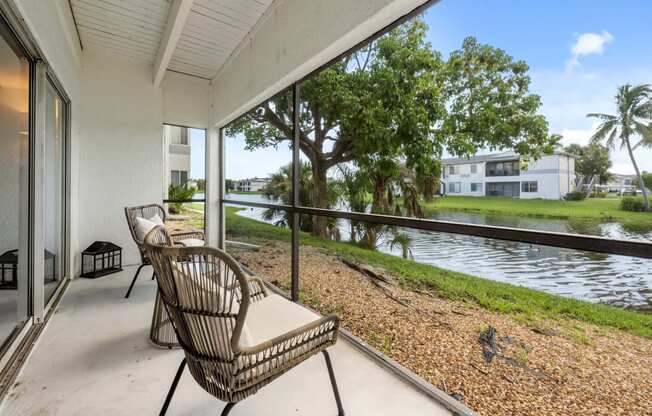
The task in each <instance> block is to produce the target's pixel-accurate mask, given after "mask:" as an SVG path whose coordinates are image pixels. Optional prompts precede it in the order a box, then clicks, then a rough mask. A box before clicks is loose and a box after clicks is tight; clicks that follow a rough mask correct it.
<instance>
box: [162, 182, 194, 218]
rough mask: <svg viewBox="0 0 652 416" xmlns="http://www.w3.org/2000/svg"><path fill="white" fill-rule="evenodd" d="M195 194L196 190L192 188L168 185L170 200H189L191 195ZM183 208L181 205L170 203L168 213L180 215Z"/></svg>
mask: <svg viewBox="0 0 652 416" xmlns="http://www.w3.org/2000/svg"><path fill="white" fill-rule="evenodd" d="M196 193H197V188H193V187H191V186H183V185H182V186H175V185H172V184H170V188H169V189H168V199H172V200H175V199H177V200H183V199H191V198H192V197H193V195H195V194H196ZM182 208H183V204H181V203H176V204H175V203H171V204H170V205H169V206H168V211H170V214H180V213H181V210H182Z"/></svg>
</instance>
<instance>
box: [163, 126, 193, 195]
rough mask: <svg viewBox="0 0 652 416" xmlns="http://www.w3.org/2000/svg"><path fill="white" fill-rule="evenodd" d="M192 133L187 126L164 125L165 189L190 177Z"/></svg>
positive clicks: (177, 184) (181, 183)
mask: <svg viewBox="0 0 652 416" xmlns="http://www.w3.org/2000/svg"><path fill="white" fill-rule="evenodd" d="M189 136H190V134H189V131H188V128H187V127H179V126H172V125H169V124H165V125H164V126H163V141H164V145H163V146H164V149H165V150H166V151H165V152H164V161H163V165H164V167H163V170H164V177H165V185H164V187H165V189H164V191H165V192H166V195H167V189H168V187H169V186H170V185H175V186H181V185H184V184H185V183H186V182H187V181H188V179H190V137H189Z"/></svg>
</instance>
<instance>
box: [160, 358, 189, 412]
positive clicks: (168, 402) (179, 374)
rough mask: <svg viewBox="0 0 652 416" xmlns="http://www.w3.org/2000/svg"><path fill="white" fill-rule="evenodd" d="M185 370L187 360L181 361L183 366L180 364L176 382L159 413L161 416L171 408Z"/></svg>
mask: <svg viewBox="0 0 652 416" xmlns="http://www.w3.org/2000/svg"><path fill="white" fill-rule="evenodd" d="M184 368H186V359H185V358H184V359H183V360H181V364H179V369H178V370H177V374H176V375H175V376H174V380H172V385H171V386H170V391H168V395H167V397H166V398H165V403H163V407H162V408H161V413H159V416H164V415H165V413H166V412H167V411H168V406H170V401H171V400H172V396H174V391H175V390H176V389H177V384H179V379H180V378H181V374H183V369H184Z"/></svg>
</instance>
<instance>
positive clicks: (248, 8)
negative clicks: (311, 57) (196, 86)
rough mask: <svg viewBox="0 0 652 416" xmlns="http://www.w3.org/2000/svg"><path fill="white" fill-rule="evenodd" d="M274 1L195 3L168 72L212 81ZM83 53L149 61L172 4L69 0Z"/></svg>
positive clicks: (200, 0)
mask: <svg viewBox="0 0 652 416" xmlns="http://www.w3.org/2000/svg"><path fill="white" fill-rule="evenodd" d="M272 1H273V0H194V1H193V2H192V7H191V9H190V13H189V14H188V15H187V19H186V20H185V23H184V25H183V28H182V31H181V36H180V37H179V38H178V42H177V43H176V46H175V48H174V50H173V53H172V57H171V59H170V60H169V64H168V65H167V69H170V70H173V71H178V72H183V73H186V74H190V75H194V76H199V77H202V78H208V79H211V78H213V77H214V76H215V75H216V74H217V73H218V71H219V70H220V68H221V67H222V65H224V63H225V62H226V60H227V59H228V58H229V56H230V55H231V54H232V53H233V51H234V50H235V49H236V48H237V47H238V45H239V44H240V43H241V42H242V41H243V39H244V38H245V36H246V35H247V33H249V32H250V31H251V30H252V29H253V28H254V26H255V25H256V23H257V22H258V21H259V20H260V19H261V17H262V16H263V14H264V13H265V11H266V10H267V9H268V8H269V6H270V4H271V3H272ZM70 4H71V6H72V10H73V14H74V17H75V21H76V23H77V28H78V30H79V34H80V37H81V42H82V44H83V46H84V48H85V49H92V48H97V47H101V48H105V49H109V50H111V51H112V52H114V53H116V54H120V55H125V56H128V57H129V58H131V59H136V60H139V61H144V62H149V63H154V62H155V60H156V57H157V54H158V53H159V49H160V48H161V41H162V38H163V37H164V32H165V31H166V25H168V24H170V23H169V22H168V15H169V13H170V12H171V10H172V7H171V0H71V1H70Z"/></svg>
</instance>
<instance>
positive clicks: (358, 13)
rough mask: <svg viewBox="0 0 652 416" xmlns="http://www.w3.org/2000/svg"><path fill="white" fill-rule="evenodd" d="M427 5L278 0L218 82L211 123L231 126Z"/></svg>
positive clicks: (400, 0) (402, 0) (396, 0)
mask: <svg viewBox="0 0 652 416" xmlns="http://www.w3.org/2000/svg"><path fill="white" fill-rule="evenodd" d="M423 3H425V0H356V1H351V0H329V1H321V0H285V1H281V2H278V3H277V4H278V5H277V6H275V7H273V9H271V10H270V13H269V14H268V16H267V18H266V20H264V22H261V24H260V25H259V28H258V30H257V31H256V32H255V34H254V35H253V37H252V38H251V39H250V41H248V42H247V43H246V44H245V46H244V47H243V48H242V49H241V50H240V51H239V53H238V54H236V55H235V56H234V57H233V59H232V60H231V61H230V64H228V65H227V66H226V67H225V69H224V71H223V72H222V73H220V74H218V76H217V77H216V79H215V80H214V85H213V90H212V95H211V113H210V116H211V118H210V119H211V123H212V125H218V126H221V125H224V124H226V123H227V122H228V121H230V120H232V119H233V118H235V117H237V116H238V115H240V114H241V113H242V112H244V111H246V110H249V109H250V108H251V107H253V106H254V105H257V104H258V103H260V102H261V101H263V100H264V99H266V98H269V97H270V96H272V95H273V94H275V93H276V92H279V91H281V90H282V89H283V88H285V87H287V86H288V85H290V84H291V83H292V82H294V81H296V80H298V79H300V78H302V77H303V76H305V75H306V74H308V73H310V72H311V71H313V70H315V69H317V68H318V67H319V66H321V65H323V64H325V63H326V62H328V61H329V60H330V59H332V58H334V57H335V56H337V55H339V54H340V53H342V52H344V51H346V50H347V49H349V48H351V47H352V46H354V45H355V44H357V43H358V42H360V41H362V40H364V39H366V38H368V37H369V36H371V35H372V34H374V33H375V32H377V31H378V30H380V29H382V28H383V27H385V26H387V25H388V24H390V23H391V22H393V21H394V20H396V19H397V18H398V17H400V16H402V15H404V14H406V13H409V12H410V11H411V10H413V9H414V8H416V7H417V6H419V5H420V4H423ZM435 7H436V6H435Z"/></svg>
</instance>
